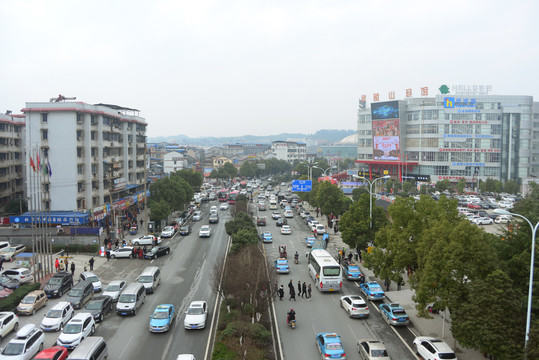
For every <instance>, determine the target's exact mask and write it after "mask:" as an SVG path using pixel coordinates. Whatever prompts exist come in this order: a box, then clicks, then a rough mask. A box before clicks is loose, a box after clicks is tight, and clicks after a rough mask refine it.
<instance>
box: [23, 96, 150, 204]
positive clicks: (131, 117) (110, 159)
mask: <svg viewBox="0 0 539 360" xmlns="http://www.w3.org/2000/svg"><path fill="white" fill-rule="evenodd" d="M23 112H24V113H25V114H26V155H25V163H26V164H29V163H30V158H32V160H33V161H34V163H36V162H37V157H38V154H39V157H40V162H41V163H42V164H50V170H51V172H52V175H51V176H48V175H41V176H40V181H41V183H42V184H43V188H45V189H46V190H47V191H46V194H47V195H46V196H45V197H44V198H43V202H42V206H41V209H47V210H48V209H50V210H51V211H62V210H85V209H91V208H95V207H97V206H102V205H104V204H108V203H109V202H110V197H109V196H110V194H111V191H112V192H113V193H114V194H115V195H114V196H113V197H114V199H116V197H117V195H118V194H117V193H119V192H121V191H122V190H125V189H133V190H137V189H138V190H142V189H143V186H144V179H145V148H146V126H147V123H146V121H145V119H143V118H141V117H139V116H138V113H139V111H138V110H135V109H128V108H124V107H120V106H116V105H107V104H97V105H91V104H85V103H83V102H29V103H26V107H25V108H24V109H23ZM27 168H28V167H27ZM30 172H32V171H30ZM45 173H46V172H45ZM30 175H31V174H30ZM30 186H31V181H27V193H32V189H31V188H30ZM29 205H30V206H31V204H29ZM30 210H32V209H31V208H30Z"/></svg>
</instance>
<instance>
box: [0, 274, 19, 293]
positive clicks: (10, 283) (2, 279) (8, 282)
mask: <svg viewBox="0 0 539 360" xmlns="http://www.w3.org/2000/svg"><path fill="white" fill-rule="evenodd" d="M0 285H1V286H3V287H5V288H7V289H11V290H15V289H16V288H18V287H19V286H21V283H20V282H19V280H17V279H12V278H9V277H7V276H4V275H2V276H0ZM0 290H2V289H0Z"/></svg>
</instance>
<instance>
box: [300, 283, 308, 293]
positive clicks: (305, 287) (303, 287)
mask: <svg viewBox="0 0 539 360" xmlns="http://www.w3.org/2000/svg"><path fill="white" fill-rule="evenodd" d="M303 296H307V284H306V283H305V281H304V282H303V285H301V297H303Z"/></svg>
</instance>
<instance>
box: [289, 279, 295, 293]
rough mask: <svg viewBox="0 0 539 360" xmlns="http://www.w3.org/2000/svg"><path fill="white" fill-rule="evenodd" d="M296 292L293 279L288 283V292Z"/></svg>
mask: <svg viewBox="0 0 539 360" xmlns="http://www.w3.org/2000/svg"><path fill="white" fill-rule="evenodd" d="M292 290H294V283H292V279H290V282H289V283H288V292H292Z"/></svg>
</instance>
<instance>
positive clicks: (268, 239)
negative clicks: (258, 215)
mask: <svg viewBox="0 0 539 360" xmlns="http://www.w3.org/2000/svg"><path fill="white" fill-rule="evenodd" d="M260 237H261V238H262V241H263V242H265V243H271V242H273V235H271V233H270V232H269V231H266V232H264V233H262V234H261V235H260Z"/></svg>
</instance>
